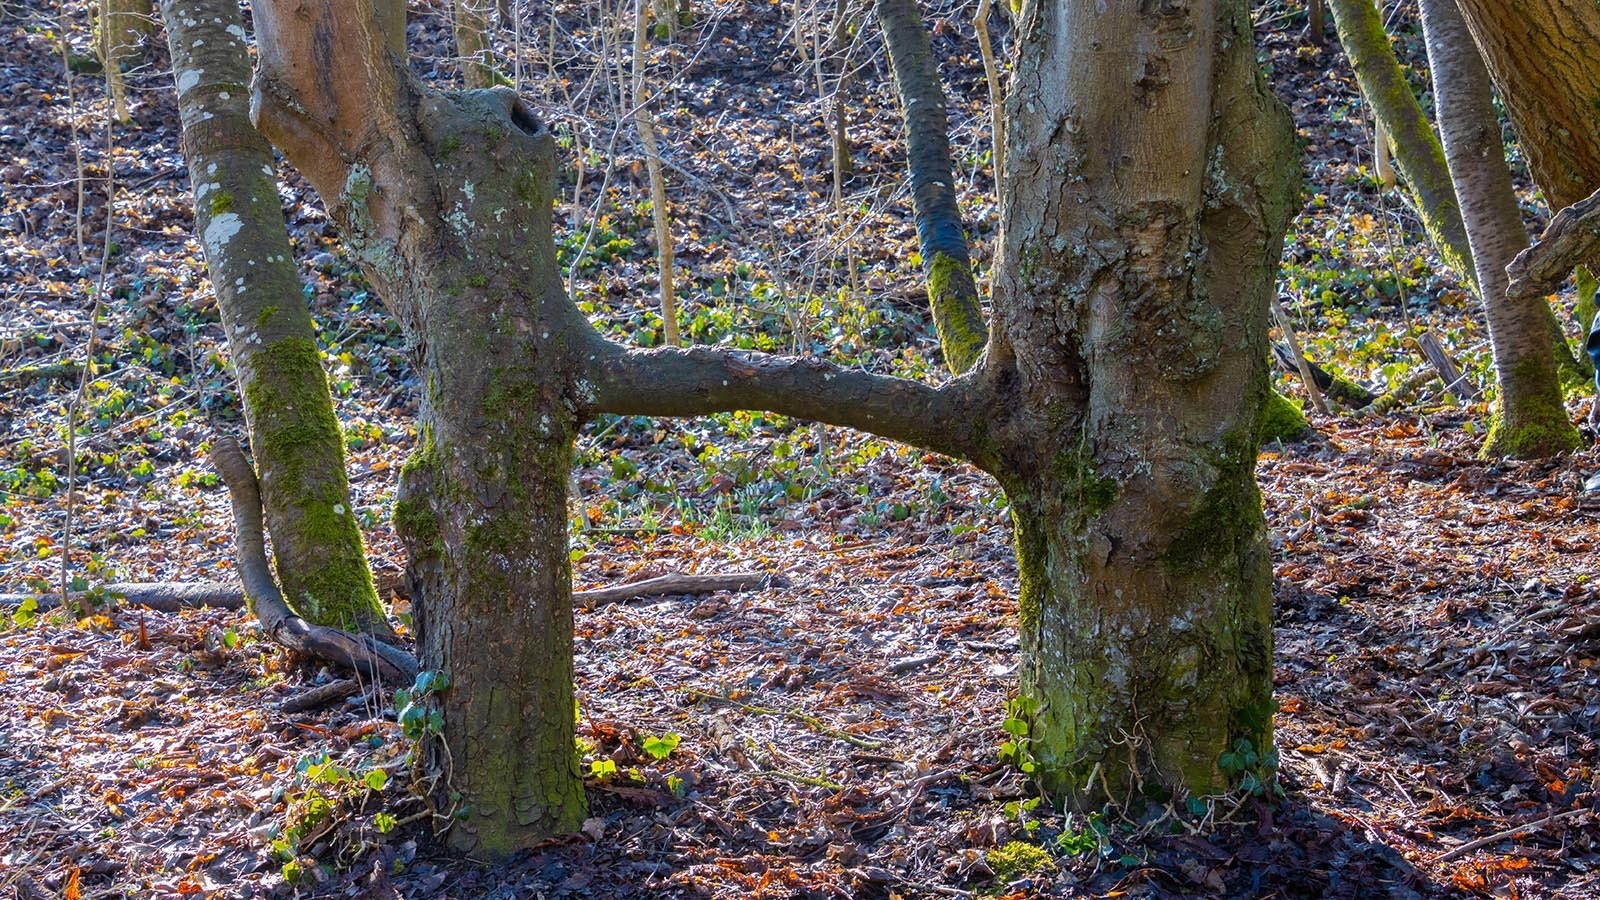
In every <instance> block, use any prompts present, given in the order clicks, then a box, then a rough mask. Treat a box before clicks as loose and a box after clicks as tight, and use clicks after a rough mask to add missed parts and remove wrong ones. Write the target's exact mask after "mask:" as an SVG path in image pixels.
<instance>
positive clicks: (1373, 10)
mask: <svg viewBox="0 0 1600 900" xmlns="http://www.w3.org/2000/svg"><path fill="white" fill-rule="evenodd" d="M1328 7H1329V8H1330V9H1331V10H1333V24H1334V28H1335V29H1336V30H1337V31H1338V32H1339V42H1340V43H1341V44H1343V45H1344V52H1345V55H1346V56H1348V57H1350V66H1351V68H1353V69H1355V73H1356V80H1357V81H1358V82H1360V84H1361V96H1363V97H1365V98H1366V101H1367V104H1368V105H1369V106H1371V107H1372V114H1373V116H1374V117H1375V118H1376V119H1377V120H1378V122H1379V123H1380V124H1381V126H1382V128H1383V130H1384V131H1386V132H1387V133H1388V135H1389V139H1390V143H1391V145H1392V146H1393V148H1394V161H1395V163H1397V164H1398V165H1399V167H1400V174H1401V176H1402V177H1404V178H1405V180H1406V187H1407V189H1408V190H1410V191H1411V194H1412V196H1413V197H1414V198H1415V199H1416V205H1417V212H1418V213H1419V214H1420V215H1421V216H1422V225H1423V228H1425V229H1426V230H1427V232H1428V237H1429V238H1430V239H1431V240H1432V241H1433V245H1434V247H1435V248H1436V249H1437V250H1438V251H1439V256H1440V257H1441V258H1443V259H1444V262H1445V265H1447V266H1449V267H1450V268H1451V270H1453V271H1454V272H1455V273H1456V274H1457V275H1459V276H1460V277H1461V279H1462V280H1463V281H1465V282H1467V283H1468V284H1471V285H1473V286H1474V287H1476V286H1477V282H1476V278H1477V274H1476V270H1475V269H1474V268H1473V265H1472V251H1471V249H1470V246H1471V243H1470V241H1468V239H1467V229H1466V226H1465V225H1464V224H1462V221H1461V209H1460V207H1458V206H1457V204H1456V195H1455V189H1454V188H1453V187H1452V186H1451V184H1450V169H1449V166H1448V165H1447V164H1446V162H1445V158H1444V149H1443V148H1442V147H1440V145H1439V138H1438V137H1437V136H1435V135H1434V133H1433V127H1432V126H1431V125H1429V124H1428V117H1427V116H1426V115H1424V114H1423V112H1422V106H1421V105H1420V104H1418V103H1417V98H1416V95H1415V94H1413V93H1411V86H1410V85H1409V84H1407V83H1406V78H1405V75H1404V74H1403V73H1401V71H1400V64H1399V63H1398V62H1397V61H1396V60H1395V57H1394V48H1393V47H1392V46H1391V45H1390V44H1389V35H1388V34H1386V33H1385V32H1384V30H1383V16H1382V15H1381V14H1380V13H1379V12H1378V9H1377V7H1376V6H1374V5H1373V0H1328Z"/></svg>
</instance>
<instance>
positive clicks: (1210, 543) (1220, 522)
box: [254, 0, 1298, 855]
mask: <svg viewBox="0 0 1600 900" xmlns="http://www.w3.org/2000/svg"><path fill="white" fill-rule="evenodd" d="M1099 6H1100V4H1090V3H1088V2H1074V3H1070V4H1069V3H1058V4H1042V3H1032V4H1028V5H1027V6H1026V8H1025V9H1024V12H1023V16H1022V22H1021V23H1020V35H1021V42H1022V44H1021V55H1020V58H1019V61H1018V68H1017V72H1018V77H1017V85H1018V89H1017V90H1016V91H1015V92H1014V94H1013V97H1012V98H1011V100H1010V103H1011V107H1010V112H1011V119H1010V120H1011V122H1013V123H1014V127H1012V128H1010V129H1009V132H1010V133H1009V137H1008V142H1009V143H1008V154H1007V158H1008V159H1009V160H1012V161H1014V162H1012V163H1008V164H1007V172H1008V175H1007V179H1008V184H1007V193H1006V196H1007V198H1008V199H1007V206H1006V212H1005V227H1006V237H1005V239H1004V241H1003V245H1004V246H1003V252H1002V255H1001V262H1002V268H1001V271H1000V276H999V278H998V279H997V288H998V294H997V308H998V309H999V310H1000V311H1001V312H1000V314H999V315H998V316H997V326H996V328H995V329H994V330H993V337H992V338H991V341H992V344H993V345H992V346H991V347H990V348H989V352H987V353H985V354H984V356H983V357H982V358H981V360H982V361H981V365H979V366H978V367H975V369H974V370H973V371H971V372H969V373H967V374H966V375H964V376H961V377H958V378H955V379H952V380H951V381H950V382H949V383H947V384H946V385H944V386H942V387H940V388H932V387H929V386H927V385H922V384H917V383H914V382H909V381H904V380H900V379H894V378H887V377H883V376H875V375H871V374H868V373H865V372H860V371H853V370H845V369H840V368H837V367H834V366H831V365H829V364H827V363H825V362H822V361H819V360H815V359H782V358H774V357H768V356H764V355H761V354H749V353H728V352H719V351H716V350H712V349H709V348H690V349H684V350H679V349H672V348H662V349H656V350H634V351H629V350H627V349H625V348H622V347H619V346H617V345H614V344H610V343H608V342H606V341H604V340H602V339H601V338H600V337H599V336H598V335H597V334H596V333H595V332H594V330H593V329H592V328H591V327H590V326H589V323H588V322H587V320H586V319H585V318H584V317H583V316H582V315H581V314H580V313H579V312H578V311H577V310H576V309H575V308H574V307H573V305H572V303H571V301H570V300H569V299H568V298H567V297H566V296H565V295H564V294H563V293H562V289H561V282H560V277H559V273H558V270H557V268H556V262H555V253H554V246H553V242H552V240H551V234H550V207H551V200H552V198H553V195H554V171H555V161H554V141H553V139H552V137H551V135H550V133H549V131H548V129H546V128H545V127H544V125H543V124H542V123H541V122H540V121H539V120H538V119H537V118H536V117H534V116H533V115H532V113H531V112H529V111H528V110H527V109H526V108H525V107H524V106H523V105H522V103H521V101H520V100H518V99H517V98H516V97H515V96H514V95H513V94H511V92H509V91H504V90H493V91H467V92H462V93H440V92H437V91H435V90H433V89H432V88H430V87H428V86H426V85H424V84H422V83H421V82H420V81H418V80H417V79H415V78H414V77H412V76H411V75H410V73H409V72H408V71H407V70H406V69H405V68H404V66H403V65H402V64H400V63H401V61H399V60H394V59H391V58H389V57H388V56H387V55H386V52H385V50H384V48H383V46H382V39H381V35H380V34H379V33H378V29H376V28H375V27H373V25H372V17H371V15H370V14H369V11H370V7H369V6H368V4H367V3H366V2H364V0H357V4H356V7H355V13H354V14H352V13H350V12H349V6H348V2H347V0H257V3H256V6H255V13H256V24H257V28H258V30H259V31H258V37H259V40H258V46H259V47H260V70H259V71H258V73H257V77H256V79H255V82H254V89H255V92H256V93H255V108H256V109H257V110H258V115H259V123H260V125H261V127H262V128H263V130H264V131H265V132H266V133H267V134H268V135H269V136H270V137H272V139H273V140H274V141H275V142H277V143H278V144H279V146H281V147H283V148H284V150H285V152H286V153H287V154H288V155H289V156H290V158H291V159H292V160H293V161H294V163H295V164H296V165H297V166H298V167H299V168H300V169H301V171H302V172H304V173H305V174H306V176H307V178H308V179H309V180H310V181H311V183H312V184H313V185H314V186H315V187H316V189H317V191H318V193H319V194H321V195H322V198H323V200H324V201H325V203H326V204H327V207H328V210H329V212H330V214H331V215H332V216H333V217H334V219H335V220H336V221H338V222H339V223H340V225H341V227H342V228H343V230H344V232H345V235H346V240H347V246H348V247H349V248H350V250H351V251H352V253H353V254H354V255H355V256H356V258H357V259H358V260H359V261H360V262H361V264H362V266H363V268H364V269H365V271H367V272H368V274H369V277H370V278H371V280H372V281H373V282H374V284H375V285H376V286H377V287H378V288H379V289H380V291H381V293H382V295H383V296H385V297H386V298H387V301H388V303H389V304H390V305H391V307H392V308H393V309H394V311H395V314H396V315H397V317H398V318H399V320H400V322H401V325H402V327H403V328H404V329H405V331H406V333H407V335H408V337H409V339H410V340H411V342H412V343H413V345H414V346H415V347H417V349H418V368H419V371H420V372H421V373H422V374H423V375H424V376H425V383H426V385H427V387H426V394H425V396H424V402H423V405H422V413H421V415H422V422H423V430H422V435H423V444H422V447H421V448H420V449H419V451H418V452H417V453H416V454H415V455H414V457H413V458H412V460H411V461H410V462H409V463H408V464H407V466H406V468H405V472H404V475H403V484H402V488H403V489H402V491H401V495H400V497H399V499H398V502H397V504H396V526H397V528H398V529H399V530H400V531H401V532H402V534H403V535H404V539H405V541H406V543H407V546H408V548H409V549H410V552H411V554H412V560H411V564H410V571H411V577H412V579H413V581H414V583H415V585H416V588H415V592H414V597H415V598H416V599H415V602H416V603H417V605H418V622H419V638H420V642H421V651H422V662H423V665H424V666H426V667H430V668H437V669H440V670H443V671H444V672H445V673H446V674H448V675H449V676H450V679H451V687H450V689H449V690H448V691H446V692H445V693H444V695H443V698H442V703H443V708H444V719H445V726H444V740H445V741H446V744H447V746H448V747H449V753H448V754H443V753H440V754H438V755H436V757H435V759H436V760H437V761H439V762H441V763H443V762H449V763H450V764H451V770H450V772H449V783H450V785H451V786H452V787H453V788H455V789H456V790H458V791H460V792H461V795H462V797H463V799H464V803H465V804H466V808H464V809H460V810H458V811H457V813H458V817H457V824H456V826H455V827H453V829H452V831H451V840H452V842H453V843H454V844H455V845H456V846H458V847H462V848H467V849H469V850H471V851H473V852H477V853H482V854H486V855H498V854H501V853H504V852H507V851H509V850H512V849H515V848H517V847H526V846H530V845H532V844H534V843H537V842H538V841H540V840H542V839H543V838H545V837H547V836H549V835H551V834H553V833H555V832H558V831H563V830H569V829H572V828H575V827H576V826H577V824H578V823H579V822H580V821H581V820H582V818H583V816H584V804H583V793H582V785H581V781H580V780H579V778H578V773H577V771H576V766H575V756H574V753H573V733H572V731H573V729H572V724H573V722H572V719H573V706H572V684H571V673H572V657H571V637H572V633H571V616H572V611H571V602H572V598H571V592H570V576H569V573H568V562H567V554H566V536H565V526H566V514H565V508H564V502H565V495H564V486H565V484H566V479H567V476H568V470H569V468H570V465H571V454H572V449H571V442H572V436H573V434H574V433H575V430H576V428H577V427H578V424H579V423H580V422H582V421H583V420H585V419H586V418H588V417H591V416H593V415H596V414H598V413H601V412H613V413H619V414H654V415H693V414H697V413H703V412H711V411H714V410H725V409H771V410H774V411H776V412H780V413H784V414H788V415H794V416H798V417H803V418H814V419H819V420H822V421H826V422H830V423H833V424H840V425H848V426H852V427H857V428H863V429H866V430H870V431H873V432H875V433H878V434H881V435H883V436H885V437H889V438H892V439H896V440H902V441H906V442H909V443H914V444H917V445H920V446H923V447H927V448H928V449H931V450H934V451H936V452H941V453H946V454H949V455H952V456H958V457H961V458H965V459H970V460H972V461H974V462H975V463H977V464H978V465H980V466H983V467H984V468H986V469H987V470H988V471H990V472H993V473H994V474H996V475H997V477H998V478H999V479H1000V481H1001V483H1002V484H1003V485H1005V487H1006V488H1007V490H1008V492H1009V493H1010V495H1011V498H1012V504H1013V508H1014V509H1015V510H1016V518H1017V526H1018V546H1019V554H1020V557H1021V571H1022V574H1023V590H1022V597H1021V600H1020V608H1021V610H1022V620H1023V626H1024V647H1025V648H1026V651H1027V660H1026V670H1025V675H1024V677H1023V680H1022V684H1023V690H1024V698H1023V703H1022V704H1021V708H1022V710H1023V712H1024V714H1025V717H1026V718H1027V719H1028V720H1029V722H1030V728H1031V732H1030V742H1029V748H1030V749H1029V752H1030V753H1031V754H1032V756H1033V757H1034V758H1035V759H1036V760H1037V762H1038V764H1039V771H1040V773H1041V775H1042V777H1043V779H1044V783H1045V784H1046V785H1047V786H1049V787H1050V788H1051V789H1052V790H1053V791H1056V792H1058V793H1059V794H1061V795H1062V796H1063V797H1064V799H1066V800H1067V801H1069V802H1071V803H1073V804H1074V805H1077V806H1079V807H1090V806H1095V805H1098V803H1099V802H1102V801H1105V800H1115V801H1117V802H1119V803H1120V802H1127V801H1128V800H1129V799H1130V795H1134V794H1149V795H1154V796H1165V797H1170V796H1171V795H1172V794H1173V793H1174V792H1193V793H1211V792H1214V791H1219V790H1222V789H1224V788H1225V787H1227V786H1229V785H1231V784H1235V783H1238V782H1241V781H1243V782H1244V783H1246V784H1247V785H1253V784H1259V783H1260V782H1262V781H1265V780H1266V779H1268V778H1270V777H1271V772H1272V769H1273V763H1274V760H1273V757H1272V755H1271V751H1270V746H1271V713H1272V706H1271V645H1272V634H1271V628H1270V626H1271V622H1270V617H1269V611H1270V600H1271V591H1270V579H1271V570H1270V568H1269V566H1268V560H1267V555H1266V542H1265V525H1264V521H1263V516H1262V510H1261V501H1260V497H1259V495H1258V494H1257V492H1256V488H1255V483H1254V480H1253V478H1252V469H1253V464H1254V458H1255V454H1254V446H1253V444H1254V436H1255V429H1256V426H1257V423H1258V420H1259V418H1260V410H1261V405H1262V402H1263V400H1264V398H1265V397H1266V396H1267V373H1266V368H1265V363H1266V349H1267V346H1266V310H1267V301H1268V298H1269V297H1270V296H1271V291H1272V286H1273V278H1274V275H1275V273H1276V267H1277V260H1278V254H1279V251H1280V249H1281V244H1282V239H1283V233H1284V229H1285V227H1286V226H1287V222H1288V217H1289V213H1290V203H1291V199H1292V197H1293V196H1294V194H1295V184H1296V181H1295V178H1296V174H1297V171H1298V170H1297V167H1296V165H1295V159H1294V152H1293V142H1292V130H1291V126H1290V122H1289V119H1288V117H1287V115H1286V113H1285V112H1284V111H1283V110H1282V108H1281V106H1280V105H1279V104H1278V103H1277V102H1276V101H1275V100H1274V99H1273V98H1272V95H1271V93H1270V92H1269V91H1268V90H1267V88H1266V86H1265V85H1264V84H1263V83H1262V82H1261V80H1260V79H1259V77H1258V73H1257V72H1256V68H1255V58H1254V50H1253V47H1252V43H1251V40H1250V17H1249V11H1248V8H1247V5H1246V4H1245V3H1244V2H1243V0H1226V2H1223V3H1220V4H1218V5H1216V6H1212V5H1209V4H1197V5H1194V6H1189V7H1180V6H1177V5H1158V6H1148V5H1147V6H1146V7H1145V11H1143V12H1141V11H1139V10H1137V9H1135V8H1133V7H1132V6H1131V5H1128V4H1120V5H1116V6H1113V7H1111V9H1110V10H1109V11H1101V10H1100V9H1098V7H1099ZM329 42H331V43H332V44H333V45H334V46H338V47H340V48H341V49H342V50H343V53H342V54H341V55H339V56H338V57H337V58H336V59H335V60H334V61H333V62H332V63H331V64H330V65H331V66H332V67H333V69H332V71H331V72H330V70H329V69H328V68H327V66H324V65H318V64H315V63H318V62H319V61H325V60H326V57H325V55H324V54H322V53H321V49H322V48H323V47H325V46H326V45H327V44H328V43H329ZM330 76H331V77H330Z"/></svg>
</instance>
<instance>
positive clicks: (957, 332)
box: [877, 0, 988, 375]
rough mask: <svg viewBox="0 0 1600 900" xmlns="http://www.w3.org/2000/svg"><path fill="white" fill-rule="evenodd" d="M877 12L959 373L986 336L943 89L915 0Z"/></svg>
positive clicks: (925, 260) (932, 273)
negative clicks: (960, 205) (958, 194)
mask: <svg viewBox="0 0 1600 900" xmlns="http://www.w3.org/2000/svg"><path fill="white" fill-rule="evenodd" d="M877 14H878V22H879V24H881V25H882V26H883V38H884V43H885V44H887V45H888V48H889V61H890V63H891V65H892V66H893V68H894V80H895V85H896V87H897V88H898V90H899V94H900V108H901V110H902V111H903V114H904V118H905V124H906V168H907V170H908V171H909V173H910V176H911V202H912V205H913V207H914V208H915V210H916V219H917V243H918V244H919V245H920V247H921V251H922V266H923V270H924V271H925V272H926V273H927V277H928V305H929V308H930V310H931V311H932V313H933V324H934V327H935V328H937V329H938V331H939V346H940V347H941V348H942V349H943V350H944V357H945V365H946V366H947V367H949V369H950V371H952V372H954V373H956V374H957V375H959V374H961V373H962V372H965V371H966V370H967V369H969V368H971V367H972V364H973V363H974V362H976V361H977V359H978V356H979V354H981V353H982V352H983V345H984V342H985V341H986V340H987V339H988V335H987V327H986V326H985V324H984V321H983V307H982V305H981V304H980V302H979V300H978V285H977V282H976V281H975V280H974V279H973V277H972V260H971V258H970V257H969V255H968V253H967V233H966V231H965V229H963V228H962V227H961V210H960V209H959V208H958V207H957V205H956V181H955V176H954V173H953V169H954V165H953V164H952V163H951V161H950V122H949V117H948V116H947V115H946V113H945V99H944V88H943V86H941V85H940V83H939V68H938V65H937V64H936V63H935V62H934V59H933V49H932V47H931V46H930V45H929V42H928V32H927V29H926V28H924V27H923V24H922V12H921V10H920V9H919V8H918V6H917V3H916V0H877Z"/></svg>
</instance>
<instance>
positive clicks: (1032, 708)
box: [988, 2, 1298, 809]
mask: <svg viewBox="0 0 1600 900" xmlns="http://www.w3.org/2000/svg"><path fill="white" fill-rule="evenodd" d="M1144 9H1145V11H1142V12H1141V11H1140V7H1136V6H1134V5H1132V4H1119V5H1113V6H1112V7H1111V8H1110V9H1109V10H1107V9H1106V7H1105V6H1104V5H1097V4H1090V3H1082V4H1078V3H1071V4H1052V3H1030V4H1027V5H1025V6H1024V9H1023V13H1022V16H1021V20H1020V22H1019V29H1018V30H1019V41H1020V47H1019V57H1018V60H1017V71H1018V73H1019V74H1018V77H1017V78H1016V79H1015V81H1014V84H1013V88H1012V94H1011V96H1010V98H1009V101H1008V108H1007V119H1008V122H1009V123H1010V124H1009V127H1008V129H1007V137H1008V141H1009V145H1008V147H1007V149H1006V159H1007V164H1006V170H1007V184H1006V186H1005V190H1006V196H1007V198H1008V202H1007V205H1006V211H1005V219H1004V222H1003V227H1004V232H1003V233H1004V238H1003V241H1002V243H1003V249H1002V256H1001V262H1000V267H999V272H1000V274H999V276H998V277H997V281H996V292H997V293H996V302H995V306H996V310H997V316H999V323H1000V327H999V328H997V330H996V338H995V340H996V341H997V342H998V343H1000V344H1002V346H1000V347H992V348H991V349H990V353H989V356H988V359H989V361H990V363H989V366H990V367H991V368H993V367H995V366H996V365H997V364H1009V365H1011V366H1014V371H1015V375H1014V377H1013V378H1009V379H1006V380H1005V381H1003V382H1002V383H1001V386H1000V390H1001V392H1002V396H1001V398H1000V399H998V400H997V401H996V402H995V403H994V404H993V405H994V407H995V409H996V410H997V411H999V410H1005V411H1008V412H1004V413H1001V412H997V415H998V416H1001V417H1002V418H1001V421H997V422H996V423H995V425H994V426H993V428H992V432H991V433H992V435H993V438H994V440H995V442H996V444H997V447H998V455H999V456H1000V461H999V464H998V465H997V466H996V467H995V469H994V471H996V474H997V475H998V476H999V477H1000V480H1001V482H1002V483H1003V484H1004V485H1005V487H1006V491H1007V494H1008V496H1009V497H1010V499H1011V503H1012V509H1013V510H1014V513H1015V520H1016V526H1017V553H1018V565H1019V571H1020V576H1021V588H1022V595H1021V598H1020V599H1019V609H1020V617H1021V620H1022V630H1023V647H1024V651H1025V663H1024V670H1023V675H1022V699H1021V702H1020V712H1021V713H1022V714H1023V715H1024V716H1026V717H1027V718H1029V719H1030V720H1031V731H1030V734H1029V740H1028V745H1027V748H1026V749H1027V751H1028V752H1029V753H1030V754H1031V756H1032V757H1033V760H1034V762H1035V763H1036V765H1037V766H1038V772H1039V774H1040V776H1041V778H1042V780H1043V783H1044V784H1045V786H1046V787H1047V788H1048V789H1049V790H1050V791H1051V792H1053V793H1055V794H1057V795H1059V796H1060V797H1062V798H1063V799H1064V800H1066V801H1067V802H1068V803H1070V804H1071V805H1073V806H1075V807H1078V808H1083V809H1088V808H1095V807H1098V806H1099V805H1101V804H1103V803H1105V802H1108V801H1114V802H1117V803H1123V802H1126V801H1127V800H1129V799H1130V797H1133V796H1139V795H1149V794H1154V795H1161V794H1167V793H1171V792H1189V793H1194V794H1209V793H1214V792H1217V791H1221V790H1223V789H1225V788H1227V787H1228V786H1229V785H1230V784H1234V783H1237V782H1239V781H1240V780H1248V779H1252V778H1253V779H1257V780H1262V781H1264V780H1267V779H1269V778H1270V777H1271V773H1272V770H1273V762H1274V757H1273V756H1272V755H1271V747H1272V711H1273V705H1272V627H1271V626H1272V622H1271V614H1270V613H1271V578H1272V575H1271V568H1270V566H1269V559H1268V553H1267V545H1266V540H1265V524H1264V520H1263V515H1262V507H1261V498H1260V496H1259V494H1258V493H1257V490H1256V485H1255V481H1254V477H1253V472H1254V464H1255V441H1254V437H1255V429H1256V424H1257V420H1258V417H1259V415H1260V410H1261V406H1262V403H1263V401H1264V400H1265V398H1266V397H1267V392H1268V386H1267V371H1266V357H1267V308H1268V300H1269V298H1270V297H1271V292H1272V289H1273V279H1274V277H1275V274H1276V271H1277V263H1278V258H1279V252H1280V250H1281V246H1282V240H1283V234H1284V230H1285V228H1286V227H1287V224H1288V219H1289V216H1290V214H1291V212H1292V210H1291V204H1292V201H1293V199H1294V198H1295V197H1296V196H1297V190H1298V169H1297V166H1296V160H1295V157H1294V144H1293V131H1292V127H1291V124H1290V121H1289V118H1288V115H1287V113H1286V112H1285V111H1284V110H1283V108H1282V106H1281V104H1279V103H1278V102H1277V101H1276V100H1274V99H1273V98H1272V96H1271V94H1270V92H1269V91H1268V90H1267V88H1266V87H1265V85H1264V84H1263V83H1262V82H1261V80H1260V79H1259V77H1258V75H1257V72H1256V67H1255V58H1254V49H1253V44H1252V41H1251V36H1250V17H1249V11H1248V9H1247V7H1246V4H1244V3H1242V2H1219V3H1217V4H1215V5H1212V4H1207V3H1201V4H1195V5H1193V6H1187V7H1175V6H1160V7H1154V8H1150V7H1144ZM1090 48H1093V49H1092V50H1091V49H1090ZM1007 357H1012V359H1011V360H1010V361H1008V360H1007ZM1007 394H1009V395H1010V396H1009V397H1008V396H1006V395H1007ZM1225 754H1228V755H1225Z"/></svg>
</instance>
